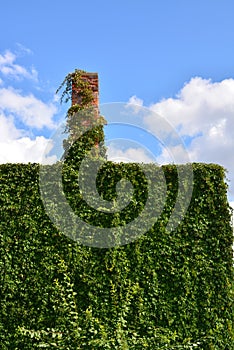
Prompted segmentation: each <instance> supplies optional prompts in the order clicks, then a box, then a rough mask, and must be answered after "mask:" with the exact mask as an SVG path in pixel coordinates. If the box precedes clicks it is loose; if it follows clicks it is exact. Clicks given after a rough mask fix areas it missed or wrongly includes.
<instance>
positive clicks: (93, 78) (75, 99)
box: [72, 73, 99, 118]
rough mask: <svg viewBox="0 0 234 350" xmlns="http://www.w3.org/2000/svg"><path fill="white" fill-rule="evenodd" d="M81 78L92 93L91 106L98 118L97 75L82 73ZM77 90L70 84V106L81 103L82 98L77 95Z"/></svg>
mask: <svg viewBox="0 0 234 350" xmlns="http://www.w3.org/2000/svg"><path fill="white" fill-rule="evenodd" d="M81 78H82V79H84V81H87V82H88V83H89V85H90V87H91V89H92V91H93V102H92V105H93V106H94V108H95V111H96V116H97V118H98V116H99V87H98V73H83V74H82V75H81ZM79 92H80V91H79V89H78V88H77V87H75V84H72V106H74V105H75V104H79V103H80V102H81V99H82V96H81V95H80V94H79Z"/></svg>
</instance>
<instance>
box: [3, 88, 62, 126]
mask: <svg viewBox="0 0 234 350" xmlns="http://www.w3.org/2000/svg"><path fill="white" fill-rule="evenodd" d="M0 110H2V111H5V112H7V113H12V114H14V115H16V116H17V117H18V118H19V119H20V120H21V122H23V123H24V124H25V125H26V126H29V127H35V128H38V129H40V128H43V127H45V126H46V127H47V128H53V127H54V126H55V125H54V122H53V116H54V114H55V112H56V110H57V108H56V107H55V105H54V104H52V103H50V104H46V103H44V102H42V101H41V100H39V99H37V98H36V97H35V96H34V95H32V94H30V95H27V96H24V95H22V94H21V93H20V92H19V91H17V90H14V89H13V88H2V89H0Z"/></svg>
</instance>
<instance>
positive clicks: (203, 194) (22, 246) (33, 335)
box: [0, 130, 234, 350]
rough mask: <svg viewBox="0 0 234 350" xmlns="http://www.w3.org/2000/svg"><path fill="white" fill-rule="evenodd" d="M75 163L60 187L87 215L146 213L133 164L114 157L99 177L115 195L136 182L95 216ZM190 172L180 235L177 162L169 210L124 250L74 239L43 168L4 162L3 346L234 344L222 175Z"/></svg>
mask: <svg viewBox="0 0 234 350" xmlns="http://www.w3.org/2000/svg"><path fill="white" fill-rule="evenodd" d="M96 132H97V130H96ZM81 150H83V148H82V147H81ZM81 150H80V152H81V153H82V151H81ZM76 151H77V150H76ZM71 153H72V150H71ZM70 159H72V154H71V158H70ZM76 160H78V162H76V161H75V162H71V161H70V162H69V158H68V161H67V162H66V163H65V164H64V165H63V183H64V190H65V192H66V195H67V198H68V199H69V201H70V204H71V206H72V208H73V209H74V210H75V211H76V212H77V213H78V214H79V215H82V213H83V219H85V220H87V221H88V222H90V223H93V224H95V225H97V224H100V225H102V226H108V227H109V226H111V225H112V226H114V225H118V224H120V225H121V224H123V223H124V222H126V221H128V220H131V219H132V218H133V217H134V216H136V215H137V212H139V211H140V210H141V209H142V206H144V203H145V200H146V196H147V182H146V181H145V180H144V178H143V175H142V174H141V173H139V171H138V166H137V164H125V165H123V164H119V165H116V164H112V163H110V162H108V163H107V165H105V166H103V167H102V168H101V170H100V173H99V174H98V178H97V186H98V189H99V193H100V194H101V195H102V196H103V197H105V198H106V199H108V200H110V199H113V198H114V197H115V195H116V192H115V183H116V181H118V180H119V178H120V177H122V176H123V177H127V178H128V179H130V180H131V179H132V182H133V186H134V189H135V191H134V197H133V201H132V203H130V204H129V206H128V207H127V209H126V210H125V211H124V212H123V213H122V214H123V215H122V216H121V215H117V214H115V215H112V216H108V215H107V214H106V213H105V216H100V215H99V216H98V214H97V213H95V212H92V211H89V210H88V208H87V207H86V206H85V203H83V202H82V198H81V197H80V195H79V194H77V193H78V192H79V188H77V185H76V184H75V182H74V179H75V176H77V163H79V159H76ZM74 164H76V165H74ZM52 167H54V169H55V171H56V169H57V168H58V167H61V163H58V164H56V165H54V166H52ZM147 167H148V168H150V169H151V171H152V172H157V171H158V167H157V166H156V165H153V164H151V165H147ZM181 167H186V165H185V166H182V165H181ZM45 169H46V166H45ZM193 171H194V179H193V182H194V191H193V196H192V200H191V203H190V206H189V209H188V211H187V213H186V216H185V218H184V220H183V222H182V223H181V224H180V225H179V226H178V227H177V229H176V230H175V231H173V232H168V231H167V230H166V229H165V227H166V222H167V220H168V217H169V216H170V213H171V210H172V208H173V205H174V202H175V199H176V193H177V169H176V167H175V166H173V165H168V166H164V167H163V172H164V174H165V178H166V182H167V201H166V206H165V208H164V210H163V212H162V214H161V216H160V218H159V219H158V220H157V222H155V225H154V226H153V227H152V229H151V230H149V231H148V232H147V233H145V234H144V235H143V236H141V237H140V238H138V239H136V240H135V241H134V242H131V243H129V244H127V245H124V246H119V247H115V248H109V249H99V248H92V247H87V246H82V245H79V244H78V243H77V242H75V241H73V240H71V239H69V238H68V237H67V236H65V235H64V234H63V233H62V232H59V231H58V230H57V228H56V227H55V226H54V225H53V223H52V222H51V220H50V218H49V217H48V215H47V214H46V212H45V209H44V207H43V203H42V200H41V196H40V188H39V165H38V164H28V165H22V164H5V165H1V166H0V194H1V196H0V294H1V295H0V302H1V307H0V339H1V346H0V347H1V349H7V350H8V349H18V350H22V349H26V350H27V349H40V348H46V349H54V348H55V349H56V348H57V349H64V350H65V349H66V350H69V349H70V350H74V349H85V350H86V349H110V350H113V349H131V350H133V349H134V350H135V349H140V350H141V349H144V348H146V349H152V350H154V349H171V350H172V349H196V348H199V349H204V350H206V349H207V350H208V349H209V350H212V349H217V350H224V349H233V348H234V339H233V321H234V319H233V266H232V240H233V237H232V228H231V225H230V221H231V213H230V208H229V206H228V202H227V196H226V190H227V186H226V184H225V172H224V170H223V168H222V167H220V166H217V165H213V164H193ZM75 174H76V175H75ZM108 220H109V221H108Z"/></svg>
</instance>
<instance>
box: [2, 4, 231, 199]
mask: <svg viewBox="0 0 234 350" xmlns="http://www.w3.org/2000/svg"><path fill="white" fill-rule="evenodd" d="M233 14H234V2H233V1H231V0H223V1H220V0H205V1H201V0H196V1H194V0H190V1H185V0H164V1H155V0H146V1H143V0H135V1H133V0H125V1H123V0H118V1H112V2H108V1H104V0H99V1H97V2H95V1H79V0H67V1H66V2H62V1H60V0H58V1H57V2H52V1H45V0H40V1H38V2H32V1H28V0H21V1H19V2H16V1H13V0H8V1H5V2H3V4H1V21H0V31H1V40H0V122H1V130H0V162H2V163H3V162H28V161H36V162H37V161H39V160H40V155H41V154H42V153H43V150H44V148H45V145H46V143H47V142H48V138H49V136H50V135H51V133H53V132H55V130H56V128H57V126H58V122H59V121H61V120H63V119H64V115H65V111H66V109H67V106H64V107H61V106H60V105H59V101H58V99H57V97H56V96H55V91H56V89H57V88H58V86H59V84H60V83H61V81H62V80H63V78H64V77H65V75H66V74H67V73H69V72H72V71H73V70H74V69H75V68H78V69H84V70H86V71H90V72H98V74H99V83H100V103H101V104H104V103H111V102H125V103H128V102H129V101H130V102H131V103H134V104H137V105H140V106H144V107H147V108H149V109H150V110H151V111H154V112H155V113H159V114H160V115H161V116H162V117H164V118H167V120H168V121H169V122H170V123H171V125H173V127H175V129H176V130H177V131H178V133H179V134H180V136H181V138H182V139H183V140H187V141H186V142H187V151H188V153H189V156H190V158H191V160H192V161H202V162H212V163H218V164H221V165H223V166H225V168H227V170H228V171H229V172H228V178H229V179H230V180H231V184H230V193H229V197H230V201H234V190H233V188H234V185H233V183H234V162H233V146H234V141H233V139H234V137H233V136H234V135H233V134H234V132H233V127H234V80H233V79H234V15H233ZM142 125H143V126H144V127H145V126H146V125H147V127H148V130H150V131H151V132H154V130H155V129H156V127H157V125H156V122H155V120H154V118H153V117H152V118H148V119H147V120H144V122H143V123H142ZM188 140H189V143H188ZM110 148H111V147H110ZM177 151H178V158H177V159H180V158H179V152H180V150H179V148H178V149H177ZM110 153H111V155H112V157H114V155H115V154H116V157H124V156H126V157H127V158H128V157H130V158H131V156H132V155H134V154H135V157H136V160H139V161H141V160H142V161H147V160H148V156H147V155H146V154H145V153H144V152H143V151H142V150H137V149H136V148H135V149H134V147H133V148H132V147H130V146H129V149H126V148H125V149H120V148H119V149H118V146H116V145H114V146H113V147H112V149H111V151H110ZM160 160H161V161H162V162H166V161H167V160H168V158H167V156H166V155H165V154H163V155H162V157H161V158H160ZM42 161H45V159H42Z"/></svg>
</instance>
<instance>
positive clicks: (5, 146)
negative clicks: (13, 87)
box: [0, 114, 56, 164]
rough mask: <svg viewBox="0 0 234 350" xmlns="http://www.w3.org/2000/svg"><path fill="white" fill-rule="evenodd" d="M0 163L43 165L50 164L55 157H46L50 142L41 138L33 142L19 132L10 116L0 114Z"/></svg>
mask: <svg viewBox="0 0 234 350" xmlns="http://www.w3.org/2000/svg"><path fill="white" fill-rule="evenodd" d="M0 124H1V128H0V163H28V162H31V163H34V162H35V163H44V164H51V163H53V162H55V161H56V159H55V157H53V156H52V157H50V156H48V153H49V151H50V149H51V147H52V145H51V142H50V141H49V140H48V139H46V138H45V137H43V136H38V137H36V138H35V139H34V140H31V139H30V138H29V137H25V136H24V134H25V130H19V129H17V128H16V126H15V124H14V118H13V117H12V116H7V117H6V116H5V115H4V114H0Z"/></svg>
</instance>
